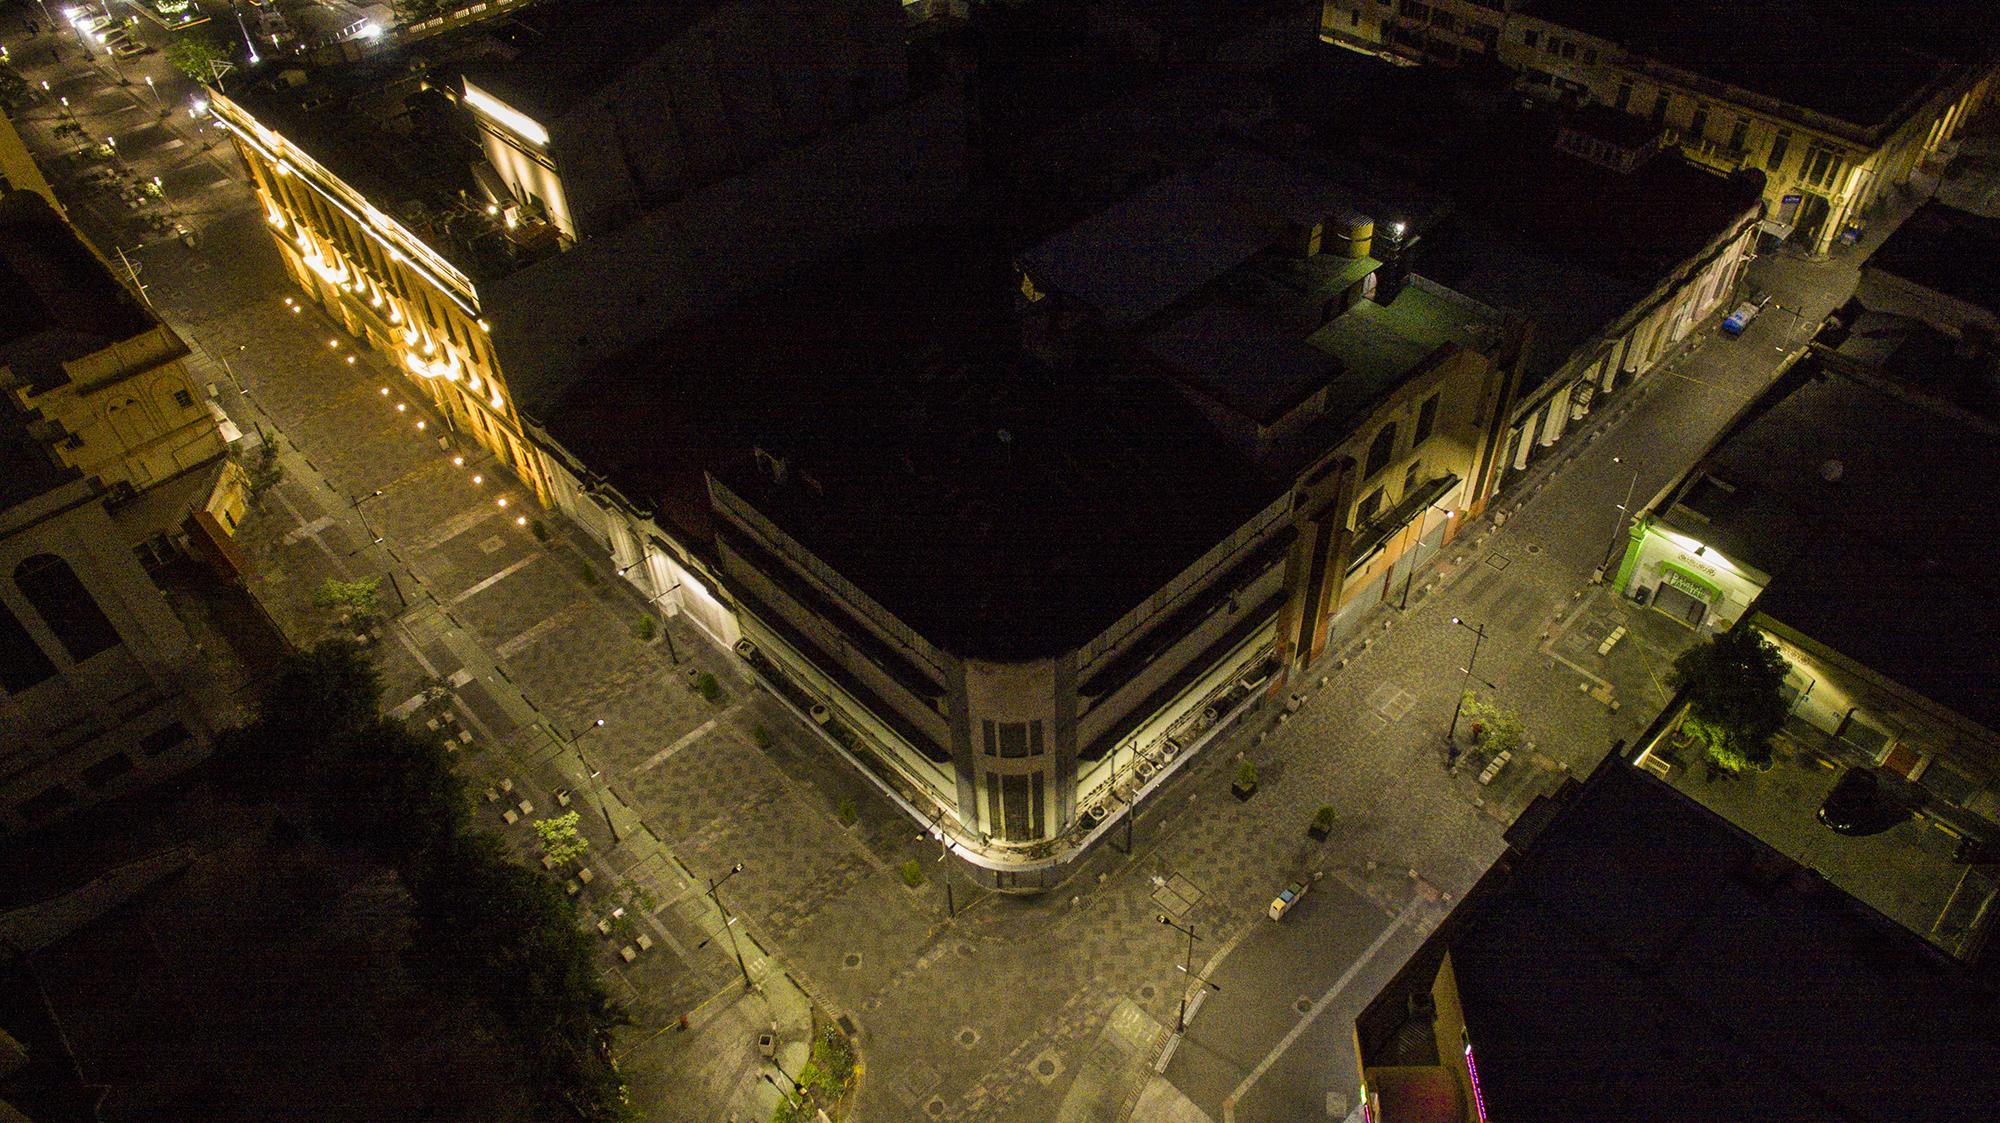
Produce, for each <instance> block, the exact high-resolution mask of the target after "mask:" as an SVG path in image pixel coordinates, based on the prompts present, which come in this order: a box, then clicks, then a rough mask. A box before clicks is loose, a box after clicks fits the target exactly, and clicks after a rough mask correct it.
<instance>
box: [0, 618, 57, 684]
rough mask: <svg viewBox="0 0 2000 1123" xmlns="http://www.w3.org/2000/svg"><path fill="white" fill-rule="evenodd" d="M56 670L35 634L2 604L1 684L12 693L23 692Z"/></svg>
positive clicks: (0, 626)
mask: <svg viewBox="0 0 2000 1123" xmlns="http://www.w3.org/2000/svg"><path fill="white" fill-rule="evenodd" d="M55 673H56V665H55V664H54V663H51V662H49V657H48V656H46V655H44V654H42V649H41V647H40V646H38V645H37V644H36V643H35V637H33V636H31V635H29V634H28V629H26V628H23V627H22V626H21V622H20V621H19V620H17V619H15V617H14V614H13V612H11V611H9V610H8V608H7V606H6V605H4V604H0V686H4V687H6V688H7V693H9V694H19V693H20V692H21V691H23V690H26V689H28V688H29V687H31V686H33V685H35V684H36V683H38V682H41V681H42V680H43V679H46V678H48V677H49V676H51V675H53V674H55Z"/></svg>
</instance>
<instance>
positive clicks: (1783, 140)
mask: <svg viewBox="0 0 2000 1123" xmlns="http://www.w3.org/2000/svg"><path fill="white" fill-rule="evenodd" d="M1791 144H1792V134H1791V133H1790V132H1788V131H1786V130H1784V129H1779V130H1778V136H1777V138H1776V139H1774V140H1773V141H1771V154H1770V156H1768V157H1766V158H1765V160H1764V170H1765V171H1767V172H1772V173H1776V172H1777V171H1779V170H1780V169H1782V168H1783V167H1784V166H1785V150H1786V149H1787V148H1789V147H1791Z"/></svg>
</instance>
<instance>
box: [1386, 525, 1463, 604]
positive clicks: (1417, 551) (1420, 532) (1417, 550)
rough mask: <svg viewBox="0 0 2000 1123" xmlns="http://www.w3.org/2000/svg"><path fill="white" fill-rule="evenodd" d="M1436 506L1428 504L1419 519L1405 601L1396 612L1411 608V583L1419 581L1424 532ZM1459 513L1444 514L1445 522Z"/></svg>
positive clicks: (1406, 573) (1406, 576)
mask: <svg viewBox="0 0 2000 1123" xmlns="http://www.w3.org/2000/svg"><path fill="white" fill-rule="evenodd" d="M1436 505H1437V504H1435V503H1426V504H1425V505H1424V512H1423V514H1421V515H1419V516H1418V517H1417V544H1416V545H1415V546H1414V547H1412V548H1411V551H1410V564H1409V567H1408V568H1407V569H1405V570H1404V571H1403V599H1402V601H1401V603H1399V604H1397V605H1396V610H1397V611H1399V612H1401V611H1404V610H1406V609H1408V608H1409V607H1410V583H1411V582H1412V581H1415V580H1416V579H1417V563H1418V562H1419V561H1421V560H1422V559H1421V557H1420V555H1421V554H1422V553H1423V552H1424V531H1425V529H1426V526H1427V520H1428V519H1429V518H1430V517H1431V508H1432V507H1435V506H1436ZM1457 513H1458V512H1456V511H1446V512H1445V513H1444V518H1445V521H1446V522H1447V523H1448V522H1450V521H1451V520H1452V518H1453V517H1454V516H1455V515H1457Z"/></svg>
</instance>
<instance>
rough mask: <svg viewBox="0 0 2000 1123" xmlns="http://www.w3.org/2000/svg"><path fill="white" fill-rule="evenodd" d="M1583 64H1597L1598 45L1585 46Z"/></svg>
mask: <svg viewBox="0 0 2000 1123" xmlns="http://www.w3.org/2000/svg"><path fill="white" fill-rule="evenodd" d="M1583 65H1585V66H1596V65H1597V48H1596V47H1585V48H1584V49H1583Z"/></svg>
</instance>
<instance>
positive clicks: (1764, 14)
mask: <svg viewBox="0 0 2000 1123" xmlns="http://www.w3.org/2000/svg"><path fill="white" fill-rule="evenodd" d="M1521 11H1522V12H1523V13H1524V14H1527V15H1531V16H1536V17H1539V18H1541V19H1545V20H1549V21H1550V22H1552V23H1557V24H1561V25H1562V26H1565V27H1572V28H1575V29H1577V30H1579V31H1584V32H1588V33H1590V34H1592V35H1596V36H1598V37H1599V38H1602V39H1608V40H1610V41H1612V42H1614V43H1619V44H1622V45H1623V46H1625V47H1626V48H1627V49H1628V50H1630V51H1632V52H1634V53H1636V54H1639V55H1643V56H1646V57H1648V58H1652V59H1656V60H1658V61H1660V62H1663V63H1666V64H1667V65H1669V66H1673V67H1677V68H1679V69H1681V70H1686V71H1689V72H1691V73H1694V74H1699V75H1702V76H1703V77H1706V78H1712V79H1714V80H1715V81H1718V82H1724V83H1727V84H1729V85H1731V86H1735V87H1737V88H1738V89H1743V90H1749V91H1751V92H1753V93H1759V94H1764V95H1766V96H1768V97H1772V98H1776V99H1778V100H1779V101H1783V102H1786V103H1789V104H1792V105H1799V106H1803V107H1805V108H1807V109H1811V110H1815V111H1817V112H1820V113H1824V114H1826V115H1827V116H1830V117H1834V118H1837V119H1839V120H1842V121H1846V122H1849V123H1851V124H1855V125H1860V126H1863V127H1873V126H1876V125H1879V124H1881V123H1883V122H1885V121H1887V120H1889V119H1890V118H1891V117H1893V116H1894V115H1895V113H1896V111H1897V109H1898V108H1900V107H1901V106H1902V105H1903V104H1904V103H1905V102H1907V101H1908V100H1910V98H1912V97H1913V96H1915V95H1916V94H1918V93H1919V92H1921V91H1922V90H1923V88H1924V87H1925V85H1926V84H1928V83H1929V82H1930V81H1932V80H1933V79H1934V78H1936V77H1937V76H1939V75H1940V74H1941V73H1943V72H1944V71H1945V70H1946V69H1947V68H1948V67H1949V66H1951V65H1952V64H1954V63H1966V62H1976V61H1978V60H1980V59H1982V58H1983V57H1984V56H1985V54H1986V53H1987V52H1988V51H1989V50H1990V49H1991V46H1992V43H1993V35H1994V30H1995V24H1996V20H1995V15H1996V8H1995V6H1993V5H1989V4H1980V3H1931V4H1925V5H1922V6H1921V7H1920V8H1911V7H1907V6H1899V5H1895V4H1883V3H1880V2H1879V0H1730V2H1727V3H1723V2H1719V0H1695V2H1685V0H1683V2H1669V0H1618V2H1617V3H1606V2H1605V0H1530V2H1529V3H1526V4H1523V5H1521Z"/></svg>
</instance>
